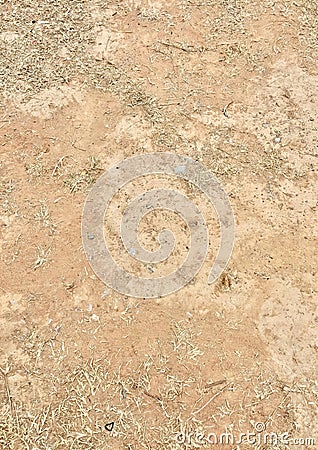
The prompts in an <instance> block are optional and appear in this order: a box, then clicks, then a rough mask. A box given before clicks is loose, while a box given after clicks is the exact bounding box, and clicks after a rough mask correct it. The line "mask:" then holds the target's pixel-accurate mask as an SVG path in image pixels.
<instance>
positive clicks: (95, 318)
mask: <svg viewBox="0 0 318 450" xmlns="http://www.w3.org/2000/svg"><path fill="white" fill-rule="evenodd" d="M91 319H92V320H94V322H98V321H99V316H97V315H96V314H92V317H91Z"/></svg>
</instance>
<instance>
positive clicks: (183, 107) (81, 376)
mask: <svg viewBox="0 0 318 450" xmlns="http://www.w3.org/2000/svg"><path fill="white" fill-rule="evenodd" d="M317 58H318V5H317V2H316V1H315V0H308V1H304V0H297V1H295V2H291V1H278V2H274V1H271V0H264V1H260V0H236V1H235V0H227V1H225V0H220V1H219V2H214V1H212V0H176V1H168V0H167V1H160V0H158V1H151V0H148V1H146V0H145V1H141V0H135V1H134V0H131V1H129V0H123V1H119V0H118V1H116V0H109V1H107V2H103V1H99V0H96V1H94V0H91V1H84V0H72V1H69V2H65V1H64V0H60V1H59V2H53V1H51V0H43V1H42V0H41V1H40V0H36V1H35V2H32V3H31V2H27V1H26V0H19V2H14V1H12V0H11V1H8V0H2V1H0V63H1V67H0V88H1V97H0V109H1V111H0V135H1V140H0V151H1V161H0V246H1V261H0V296H1V309H0V338H1V348H0V448H1V449H10V450H20V449H28V450H37V449H39V450H42V449H43V450H44V449H47V450H56V449H59V450H60V449H61V450H62V449H72V450H78V449H94V450H102V449H114V450H117V449H118V450H124V449H128V450H132V449H136V450H139V449H151V450H152V449H171V450H174V449H184V448H212V447H213V448H218V449H223V448H224V449H237V450H239V449H241V450H245V449H251V448H255V449H287V448H288V449H289V448H302V449H307V448H308V449H313V448H318V446H317V445H318V422H317V394H318V384H317V372H318V371H317V368H318V366H317V345H318V344H317V342H318V341H317V335H318V308H317V272H316V271H317V250H316V249H317V231H318V230H317V205H318V203H317V170H316V169H317V156H318V134H317V127H318V117H317V111H318V68H317ZM152 151H162V152H164V151H169V152H175V153H178V154H181V155H187V156H190V157H192V158H193V159H196V160H198V161H200V162H201V163H202V164H204V165H205V166H206V167H207V168H209V169H210V170H211V171H212V172H213V173H214V174H215V175H216V176H217V177H218V179H219V180H220V181H221V182H222V185H223V187H224V189H225V191H226V192H227V193H228V195H229V197H230V199H231V203H232V207H233V210H234V214H235V221H236V240H235V247H234V252H233V255H232V258H231V261H230V264H229V266H228V268H227V270H226V271H225V272H224V274H223V275H222V277H221V278H220V279H219V280H218V281H217V282H216V283H214V284H212V285H208V284H207V274H208V272H209V268H210V267H211V261H212V260H213V257H214V256H215V251H216V245H217V242H218V241H217V236H218V228H217V222H216V220H215V213H214V211H213V209H211V210H209V205H208V204H207V202H206V199H205V198H204V196H202V195H201V193H200V192H196V191H193V189H194V188H193V186H188V187H187V186H181V187H182V188H183V189H185V190H186V193H187V195H189V196H190V197H191V196H192V199H193V200H194V201H196V202H197V203H198V206H199V207H201V209H202V211H204V212H205V213H206V215H207V218H208V220H207V222H208V227H209V234H210V237H211V245H210V248H209V255H208V260H207V261H206V264H204V266H203V268H202V270H201V271H200V272H199V274H198V275H197V276H196V277H195V279H194V280H193V281H192V282H191V283H190V284H188V285H187V286H186V287H184V288H183V289H181V290H180V291H179V292H177V293H175V294H171V295H168V296H166V297H164V298H160V299H158V300H156V299H155V300H144V299H137V298H130V297H125V296H124V295H121V294H118V293H116V292H114V291H112V290H111V289H109V288H107V286H105V285H104V283H103V282H102V281H100V280H99V279H98V278H97V277H96V276H95V275H94V272H93V271H92V269H91V267H90V265H89V263H88V260H87V259H86V256H85V254H84V252H83V248H82V240H81V215H82V210H83V206H84V202H85V198H86V196H87V193H88V191H89V188H90V187H91V186H92V183H94V181H95V180H96V179H97V178H98V176H99V175H100V174H102V173H103V172H104V171H106V170H107V169H108V168H109V167H111V166H113V165H114V164H116V163H119V162H120V161H122V160H123V159H125V158H127V157H129V156H133V155H136V154H143V153H149V152H152ZM172 182H174V181H172ZM168 183H169V179H168V177H166V178H165V177H161V178H160V177H153V179H152V180H148V179H147V180H145V179H141V180H139V184H138V182H137V183H136V185H135V186H133V187H131V188H129V187H127V188H126V191H125V192H124V193H122V194H120V195H119V196H118V198H117V199H114V202H115V204H114V205H112V208H113V213H112V214H109V215H108V216H107V217H108V225H107V226H108V228H107V229H108V230H109V236H112V238H111V241H112V242H115V241H114V240H113V239H115V238H116V230H117V227H118V221H117V219H119V214H118V211H117V210H118V207H119V206H120V205H123V204H124V202H127V201H129V199H130V198H131V196H132V193H133V192H137V191H138V192H141V191H143V190H144V189H149V188H150V187H152V186H159V185H167V184H168ZM129 189H130V190H129ZM116 202H117V203H116ZM116 211H117V215H116ZM117 216H118V217H117ZM166 220H168V221H170V228H171V229H172V230H173V229H174V230H175V232H176V234H177V235H178V232H179V234H180V236H179V237H178V239H179V240H180V242H179V244H181V246H182V245H185V243H186V238H187V237H188V235H187V234H186V232H184V233H183V234H182V233H181V232H180V229H181V228H180V226H179V223H178V222H177V221H176V220H177V219H176V218H174V217H173V216H171V217H170V216H165V215H164V214H163V215H162V217H160V219H158V220H157V219H156V220H155V221H151V218H150V219H149V221H146V222H145V223H143V225H142V228H141V230H140V231H141V236H140V239H141V242H142V243H144V245H146V246H147V245H148V246H149V248H151V246H152V245H154V242H155V239H156V235H157V231H156V230H157V228H158V227H159V228H160V226H161V224H164V223H165V221H166ZM166 225H167V224H166ZM113 234H114V236H113ZM117 237H118V236H117ZM116 245H117V244H114V250H116V248H117V249H118V248H119V247H118V246H119V244H118V245H117V247H116ZM181 256H182V251H181V250H180V254H178V258H179V257H181ZM117 257H118V259H119V260H120V262H121V263H123V264H124V263H125V256H123V255H122V253H121V252H120V251H118V255H117ZM178 258H176V259H178ZM149 276H150V275H149ZM262 427H263V428H262ZM264 430H266V432H269V433H277V434H279V433H289V436H290V437H291V439H292V438H296V439H299V438H303V439H305V441H302V442H303V444H302V445H296V441H295V445H292V443H290V444H286V442H284V441H280V442H279V441H278V442H274V443H272V444H271V443H263V442H260V441H258V442H251V441H248V440H247V439H243V442H242V443H239V442H232V443H231V442H230V443H229V444H226V443H220V442H219V443H218V444H217V445H212V444H211V443H209V442H205V443H203V441H202V442H201V441H200V442H199V440H198V439H197V441H196V442H193V441H191V442H190V438H189V436H191V435H190V433H191V432H193V433H194V435H196V434H197V433H199V432H202V433H204V435H205V436H206V435H208V434H209V433H211V432H213V433H215V434H216V435H218V434H220V433H224V432H226V431H227V432H230V433H233V435H234V436H237V437H238V436H239V434H240V433H247V432H248V431H250V432H251V433H252V432H254V433H255V432H260V433H256V434H257V437H258V438H260V437H261V436H262V433H261V432H262V431H264ZM180 433H183V434H182V436H186V437H187V439H188V440H187V441H186V442H185V443H182V442H181V438H180V436H181V434H180ZM308 438H313V439H315V440H316V444H314V443H313V441H308V440H307V441H306V439H308Z"/></svg>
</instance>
